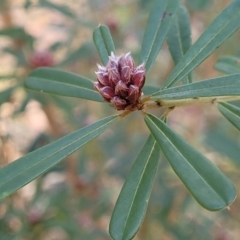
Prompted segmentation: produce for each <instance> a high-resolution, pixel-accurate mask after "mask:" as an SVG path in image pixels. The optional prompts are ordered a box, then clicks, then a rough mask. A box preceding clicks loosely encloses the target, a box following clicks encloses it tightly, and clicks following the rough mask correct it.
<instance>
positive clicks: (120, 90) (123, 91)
mask: <svg viewBox="0 0 240 240" xmlns="http://www.w3.org/2000/svg"><path fill="white" fill-rule="evenodd" d="M115 94H116V95H119V96H121V97H127V95H128V87H127V85H126V84H125V83H124V82H123V81H121V80H120V81H119V82H118V83H117V85H116V87H115Z"/></svg>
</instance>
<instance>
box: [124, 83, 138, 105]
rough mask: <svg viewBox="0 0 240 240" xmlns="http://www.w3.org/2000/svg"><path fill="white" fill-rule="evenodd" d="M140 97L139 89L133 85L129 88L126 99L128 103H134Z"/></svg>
mask: <svg viewBox="0 0 240 240" xmlns="http://www.w3.org/2000/svg"><path fill="white" fill-rule="evenodd" d="M140 96H141V92H140V91H139V88H138V87H136V86H134V85H131V86H130V87H129V90H128V97H127V99H128V100H129V101H130V103H135V102H136V101H137V100H138V99H139V97H140Z"/></svg>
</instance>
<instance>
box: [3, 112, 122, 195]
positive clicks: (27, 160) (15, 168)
mask: <svg viewBox="0 0 240 240" xmlns="http://www.w3.org/2000/svg"><path fill="white" fill-rule="evenodd" d="M117 117H118V115H114V116H110V117H107V118H104V119H102V120H100V121H98V122H96V123H94V124H92V125H90V126H87V127H84V128H82V129H80V130H78V131H76V132H74V133H71V134H68V135H67V136H65V137H63V138H60V139H59V140H57V141H55V142H53V143H50V144H48V145H46V146H44V147H42V148H39V149H38V150H36V151H34V152H31V153H29V154H27V155H25V156H24V157H21V158H19V159H18V160H16V161H14V162H12V163H10V164H9V165H7V166H6V167H3V168H1V169H0V199H2V198H4V197H6V196H8V195H10V194H11V193H13V192H14V191H16V190H18V189H19V188H21V187H23V186H24V185H26V184H27V183H29V182H30V181H32V180H34V179H35V178H37V177H38V176H39V175H41V174H43V173H45V172H46V171H48V170H49V169H50V168H52V167H53V166H55V165H56V164H58V163H59V162H60V161H61V160H63V159H64V158H65V157H67V156H68V155H70V154H71V153H73V152H74V151H76V150H77V149H79V148H80V147H82V146H83V145H85V144H86V143H87V142H89V141H90V140H92V139H93V138H95V137H96V136H98V135H99V134H101V133H102V132H104V131H105V130H106V129H107V128H109V127H110V126H111V125H112V124H113V122H115V121H116V119H117Z"/></svg>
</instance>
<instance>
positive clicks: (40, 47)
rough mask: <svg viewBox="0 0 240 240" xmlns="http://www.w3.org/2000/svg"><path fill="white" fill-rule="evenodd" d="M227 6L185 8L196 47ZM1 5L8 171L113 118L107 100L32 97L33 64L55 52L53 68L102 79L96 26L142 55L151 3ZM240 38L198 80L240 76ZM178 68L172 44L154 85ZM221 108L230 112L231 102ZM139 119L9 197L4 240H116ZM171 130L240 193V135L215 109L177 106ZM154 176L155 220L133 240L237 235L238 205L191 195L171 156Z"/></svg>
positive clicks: (141, 129)
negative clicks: (117, 211)
mask: <svg viewBox="0 0 240 240" xmlns="http://www.w3.org/2000/svg"><path fill="white" fill-rule="evenodd" d="M193 2H194V4H193ZM228 2H230V1H223V0H222V1H217V2H215V1H185V2H183V4H185V6H186V7H187V8H188V10H189V12H190V19H191V27H192V38H193V41H195V40H196V39H197V38H198V37H199V35H200V34H201V33H202V32H203V30H204V29H205V28H206V27H207V26H208V24H209V23H210V22H211V21H212V20H213V19H214V18H215V16H216V15H217V14H218V13H219V12H220V11H221V10H222V9H223V8H224V7H225V6H226V5H227V3H228ZM0 4H1V22H0V26H1V30H0V35H1V36H0V39H1V41H0V48H1V56H2V57H1V59H0V66H1V68H0V81H1V82H0V87H1V89H2V90H1V94H0V101H1V109H0V127H1V131H0V134H1V160H0V161H1V162H0V164H1V166H5V165H6V164H8V163H10V162H11V161H14V160H15V159H16V158H18V157H19V156H21V155H23V154H26V153H28V152H30V151H33V150H35V149H37V148H39V147H40V146H43V145H45V144H47V143H50V142H52V141H53V140H54V139H56V138H59V137H60V136H63V135H66V134H67V133H69V132H72V131H73V130H75V129H78V128H80V127H83V126H86V125H89V124H90V123H92V122H95V121H96V120H97V119H100V118H102V117H105V116H107V115H108V114H114V113H115V111H114V110H113V109H112V108H110V107H109V106H107V105H106V104H105V105H103V104H99V103H91V102H89V101H86V100H78V99H69V98H63V97H57V96H50V95H43V94H38V93H36V92H29V91H26V90H25V88H24V87H23V85H22V84H23V80H24V79H25V77H26V76H27V75H28V73H29V71H30V70H32V68H33V65H32V56H33V55H34V53H36V52H45V53H46V52H48V53H50V54H52V56H53V59H54V64H53V65H54V67H56V68H61V69H65V70H69V71H71V72H73V73H77V74H80V75H83V76H87V77H89V78H95V76H94V71H95V70H96V63H100V58H99V56H98V54H97V51H96V50H95V47H94V45H93V42H92V31H93V29H95V28H96V26H97V25H98V24H99V22H100V23H103V24H106V25H107V26H108V27H109V28H110V30H111V33H112V35H113V38H114V42H115V46H116V49H117V52H118V53H123V52H128V51H131V52H132V54H133V56H134V55H137V53H138V52H139V50H140V44H141V39H142V37H143V32H144V27H145V24H146V20H147V17H148V13H149V8H150V4H148V3H147V1H140V0H139V1H131V2H126V3H123V2H122V1H97V0H91V1H79V2H76V1H72V2H71V1H69V2H68V3H64V2H61V1H52V2H50V1H46V0H44V1H43V0H42V1H37V2H32V1H25V2H24V1H14V4H13V1H12V2H11V1H1V2H0ZM43 16H44V18H43ZM238 42H239V32H238V33H237V34H235V35H233V36H232V37H231V38H230V39H228V40H227V42H225V43H224V44H223V45H222V46H221V47H219V48H218V49H217V50H216V51H215V52H214V54H213V55H211V56H210V57H209V58H208V59H207V60H206V61H205V62H203V63H202V64H201V65H200V66H199V67H198V68H197V69H196V70H195V71H194V74H193V75H194V76H193V77H194V79H195V80H198V79H206V78H211V77H216V76H220V75H221V73H220V72H219V71H216V69H217V70H221V71H222V72H224V73H228V74H229V73H235V72H239V71H240V70H239V69H240V64H239V60H238V59H239V57H240V53H239V44H238ZM224 55H234V57H233V56H227V57H225V56H224ZM220 56H221V58H220V60H219V61H218V59H219V57H220ZM223 56H224V57H223ZM216 62H217V63H216ZM215 63H216V65H215ZM173 65H174V64H173V62H172V60H171V57H170V55H169V52H168V48H167V45H164V46H163V48H162V49H161V52H160V54H159V56H158V57H157V60H156V62H155V63H154V65H153V68H152V69H151V70H150V74H149V79H148V81H149V82H151V83H152V84H153V85H159V84H160V83H161V79H165V78H166V76H168V74H169V72H170V71H171V69H172V68H173ZM214 65H215V68H216V69H214ZM160 66H161V67H160ZM160 69H161V71H160ZM236 105H239V103H238V102H236ZM221 108H222V111H224V105H223V106H222V107H221ZM155 114H157V115H158V114H159V112H158V111H156V112H155ZM139 119H142V118H139V113H134V114H131V116H128V117H127V118H126V119H124V120H123V122H122V123H121V124H119V125H117V126H116V125H115V126H113V127H112V128H110V129H108V130H107V131H106V132H105V133H104V134H103V135H101V136H100V137H99V138H98V139H96V140H93V141H91V142H90V144H88V145H86V146H85V147H84V148H82V149H81V150H80V151H77V153H75V154H73V155H72V156H70V157H68V158H67V160H66V161H64V162H63V163H60V164H59V165H58V166H57V167H55V168H53V169H51V170H50V171H48V172H46V173H45V174H44V175H43V176H42V177H40V178H38V179H37V180H35V181H34V182H32V183H31V184H29V185H27V186H25V187H24V188H23V189H21V190H19V191H18V192H17V193H15V194H13V195H12V196H11V197H9V198H7V199H5V200H4V201H1V202H0V236H1V239H14V240H15V239H29V240H30V239H40V240H44V239H60V240H61V239H64V240H65V239H100V240H101V239H110V237H109V235H108V233H107V232H108V223H109V220H110V216H111V214H112V210H113V206H114V204H115V201H116V198H117V196H118V194H119V191H120V188H121V186H122V184H123V181H124V179H125V178H126V177H127V176H128V172H129V169H130V168H131V166H132V163H133V161H134V159H136V157H137V155H138V154H139V150H140V149H141V147H142V146H143V144H144V142H145V141H146V138H147V135H148V134H147V133H148V131H147V129H146V127H145V125H144V123H143V121H142V120H139ZM169 124H170V125H171V126H172V127H173V128H174V129H175V130H176V131H177V132H179V133H181V135H182V136H183V137H184V138H185V139H187V140H188V142H191V144H192V145H194V146H195V147H196V148H198V149H200V150H201V151H202V152H203V153H204V154H205V155H206V156H207V157H208V158H210V159H211V160H212V161H213V162H214V163H215V164H216V165H217V166H218V167H219V168H220V169H221V170H222V171H223V172H224V173H225V174H226V175H227V176H228V177H229V178H230V179H232V180H233V182H234V183H236V184H235V186H236V188H237V190H238V191H239V186H238V185H237V183H238V182H239V174H238V172H239V165H240V164H239V151H240V150H239V133H238V132H237V131H235V129H234V128H233V127H232V126H231V125H230V124H229V123H228V122H227V121H226V120H225V119H224V118H223V117H222V116H221V115H220V114H219V112H218V111H217V110H216V108H215V107H214V106H211V105H209V106H190V107H183V108H179V109H177V110H175V111H174V112H173V113H172V114H171V115H170V118H169ZM93 149H94V151H93ZM156 174H157V180H156V182H155V184H154V187H153V193H152V196H151V199H150V204H149V207H148V211H147V215H146V217H145V220H144V222H143V225H142V227H141V229H140V232H139V233H138V234H137V236H136V237H135V239H158V236H161V238H162V239H197V240H198V239H214V240H215V239H216V240H221V239H237V237H238V236H239V229H240V226H239V225H240V224H239V222H240V219H239V215H238V210H239V208H240V202H239V201H240V200H239V199H237V200H236V201H235V202H234V203H233V204H232V205H231V209H230V210H229V209H225V210H223V211H221V212H218V213H212V212H208V211H206V210H203V209H202V208H201V207H200V206H199V205H198V204H197V203H196V202H195V201H194V200H193V198H192V197H191V196H190V195H189V194H188V192H187V191H186V189H185V187H184V186H183V185H182V183H181V182H180V181H179V179H178V178H177V177H176V176H175V174H174V173H173V171H172V169H171V168H170V166H169V164H168V163H167V161H165V160H164V159H161V161H160V164H159V168H158V170H157V173H156Z"/></svg>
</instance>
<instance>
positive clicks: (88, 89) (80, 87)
mask: <svg viewBox="0 0 240 240" xmlns="http://www.w3.org/2000/svg"><path fill="white" fill-rule="evenodd" d="M32 78H35V79H39V80H40V81H49V80H50V81H53V82H55V83H59V84H62V85H66V86H71V87H76V88H79V89H84V90H87V91H90V92H93V93H98V92H97V91H95V90H93V89H91V88H87V87H82V86H79V85H74V84H71V83H66V82H59V81H57V80H52V79H43V78H39V77H32ZM29 81H30V80H29ZM31 81H34V80H31ZM29 88H30V87H29Z"/></svg>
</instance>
